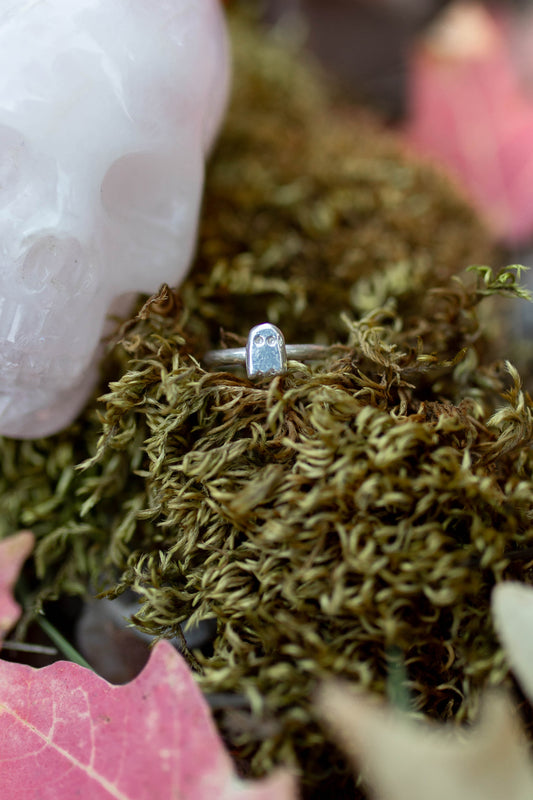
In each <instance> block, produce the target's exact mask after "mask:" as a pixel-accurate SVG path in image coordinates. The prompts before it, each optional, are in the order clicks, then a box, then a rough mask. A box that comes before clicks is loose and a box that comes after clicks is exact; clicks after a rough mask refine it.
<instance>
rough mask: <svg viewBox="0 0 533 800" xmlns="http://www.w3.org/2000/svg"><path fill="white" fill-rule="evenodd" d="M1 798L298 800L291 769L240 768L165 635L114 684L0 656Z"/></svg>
mask: <svg viewBox="0 0 533 800" xmlns="http://www.w3.org/2000/svg"><path fill="white" fill-rule="evenodd" d="M0 718H1V719H2V724H1V725H0V763H1V764H2V766H1V769H0V797H2V798H4V797H5V798H17V800H72V798H74V797H83V798H90V800H111V798H113V799H114V800H274V798H275V800H294V799H295V798H296V789H295V785H294V781H293V779H292V777H291V776H290V775H288V774H287V773H278V774H275V775H273V776H272V777H270V778H268V779H265V780H261V781H255V782H244V781H242V780H240V779H239V778H238V777H237V775H236V774H235V771H234V768H233V765H232V762H231V759H230V757H229V755H228V754H227V752H226V751H225V749H224V746H223V744H222V742H221V740H220V737H219V735H218V733H217V731H216V729H215V726H214V724H213V721H212V719H211V716H210V713H209V709H208V707H207V704H206V703H205V701H204V699H203V698H202V695H201V693H200V691H199V689H198V688H197V687H196V685H195V683H194V679H193V677H192V674H191V673H190V671H189V669H188V667H187V665H186V664H185V661H184V660H183V659H182V657H181V656H180V655H178V653H177V652H176V651H175V650H174V648H173V647H172V646H171V645H170V644H168V643H167V642H160V643H159V644H157V645H156V647H155V648H154V650H153V651H152V655H151V657H150V661H149V662H148V665H147V667H146V668H145V669H144V670H143V672H141V674H140V675H139V676H138V677H137V678H136V679H135V680H134V681H132V682H131V683H129V684H127V685H125V686H111V685H110V684H109V683H107V682H106V681H104V680H103V679H102V678H99V677H98V676H97V675H96V674H94V673H93V672H91V671H90V670H87V669H84V668H83V667H79V666H77V665H76V664H70V663H66V662H61V661H59V662H56V663H55V664H52V666H49V667H44V668H43V669H40V670H35V669H32V668H30V667H27V666H24V665H20V664H11V663H8V662H3V661H0Z"/></svg>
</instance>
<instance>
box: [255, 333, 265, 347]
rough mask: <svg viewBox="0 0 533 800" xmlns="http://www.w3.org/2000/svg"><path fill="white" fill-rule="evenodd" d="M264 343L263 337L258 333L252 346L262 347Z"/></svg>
mask: <svg viewBox="0 0 533 800" xmlns="http://www.w3.org/2000/svg"><path fill="white" fill-rule="evenodd" d="M264 343H265V337H264V336H261V334H260V333H258V334H257V336H254V344H255V345H256V346H257V347H263V345H264Z"/></svg>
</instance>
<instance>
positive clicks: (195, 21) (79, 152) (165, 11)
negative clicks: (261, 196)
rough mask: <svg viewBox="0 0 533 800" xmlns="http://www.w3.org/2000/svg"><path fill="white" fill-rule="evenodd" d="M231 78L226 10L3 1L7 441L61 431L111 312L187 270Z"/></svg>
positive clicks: (112, 1)
mask: <svg viewBox="0 0 533 800" xmlns="http://www.w3.org/2000/svg"><path fill="white" fill-rule="evenodd" d="M228 83H229V57H228V47H227V39H226V33H225V27H224V20H223V14H222V11H221V3H220V0H150V1H149V2H148V0H39V2H26V1H25V0H23V1H22V2H21V0H3V2H2V4H1V7H0V433H1V434H4V435H8V436H20V437H34V436H41V435H47V434H50V433H53V432H54V431H56V430H58V429H60V428H62V427H64V426H65V425H66V424H67V423H68V422H70V421H71V420H72V419H73V418H74V417H75V416H76V414H77V413H78V412H79V410H80V408H81V406H82V405H83V404H84V402H85V401H86V398H87V395H88V393H89V392H90V391H91V388H92V386H93V385H94V381H95V378H96V362H97V351H98V343H99V340H100V337H101V335H102V330H103V327H104V323H105V318H106V315H107V314H108V313H109V310H110V308H116V307H117V304H118V305H120V304H121V303H122V304H123V301H124V299H125V297H127V296H128V295H129V294H130V293H132V292H139V291H142V292H149V293H150V292H153V291H156V290H157V288H158V287H159V285H160V284H161V283H162V282H164V281H165V282H168V283H171V284H176V283H178V282H179V281H180V280H181V278H182V277H183V276H184V274H185V272H186V271H187V269H188V267H189V264H190V261H191V256H192V254H193V250H194V245H195V238H196V230H197V222H198V214H199V207H200V202H201V194H202V187H203V178H204V165H205V159H206V156H207V154H208V151H209V149H210V147H211V145H212V143H213V140H214V138H215V135H216V132H217V129H218V127H219V124H220V121H221V118H222V115H223V111H224V107H225V103H226V98H227V91H228Z"/></svg>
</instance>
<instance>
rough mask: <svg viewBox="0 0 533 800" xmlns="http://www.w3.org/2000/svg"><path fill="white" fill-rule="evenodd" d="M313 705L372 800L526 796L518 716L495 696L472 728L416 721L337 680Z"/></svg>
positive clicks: (531, 773)
mask: <svg viewBox="0 0 533 800" xmlns="http://www.w3.org/2000/svg"><path fill="white" fill-rule="evenodd" d="M317 703H318V709H319V712H320V713H321V715H322V716H323V718H324V719H325V720H326V722H327V723H328V724H329V726H330V728H331V731H332V733H333V735H334V737H335V738H336V739H337V741H338V742H339V743H340V744H341V746H342V747H343V749H344V750H345V751H346V753H347V754H348V755H349V756H350V758H351V760H352V761H353V762H354V765H357V766H358V767H360V768H361V770H362V774H363V776H364V778H365V780H367V781H368V784H369V785H370V786H371V787H372V788H373V789H374V790H375V793H376V794H375V796H376V798H379V800H450V798H453V800H501V799H502V798H503V797H505V798H507V800H530V798H531V797H533V765H532V764H531V762H530V760H529V756H528V748H527V744H526V741H525V738H524V736H523V735H522V732H521V729H520V726H519V723H518V721H517V718H516V716H515V714H514V712H513V710H512V708H511V706H510V704H509V702H508V700H507V699H506V698H505V697H504V696H503V695H500V694H496V693H495V694H493V695H489V696H488V697H487V698H486V699H485V703H484V708H483V713H482V717H481V720H480V722H479V724H478V725H477V726H476V728H474V729H473V730H471V731H468V732H465V731H464V730H462V729H461V730H460V731H459V730H458V729H457V728H456V727H453V726H451V725H446V726H443V725H437V724H433V723H429V722H415V721H413V720H412V719H409V718H408V716H407V715H405V714H400V713H399V712H397V711H391V710H389V709H386V708H384V707H383V706H381V705H378V704H376V703H375V702H373V701H372V700H369V698H368V697H367V696H365V695H353V694H351V693H350V691H349V690H348V689H347V688H346V687H345V686H344V685H343V684H339V683H335V682H332V683H329V684H327V685H325V686H324V688H323V689H322V691H321V693H320V694H319V697H318V700H317Z"/></svg>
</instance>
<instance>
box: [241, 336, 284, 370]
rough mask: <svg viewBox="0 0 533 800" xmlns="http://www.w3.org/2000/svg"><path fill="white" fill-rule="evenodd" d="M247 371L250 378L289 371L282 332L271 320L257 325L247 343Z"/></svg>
mask: <svg viewBox="0 0 533 800" xmlns="http://www.w3.org/2000/svg"><path fill="white" fill-rule="evenodd" d="M246 372H247V373H248V377H249V378H259V377H261V376H262V375H283V374H284V373H285V372H287V351H286V348H285V339H284V337H283V334H282V332H281V331H280V329H279V328H277V327H276V326H275V325H272V324H271V323H270V322H263V323H262V324H261V325H256V326H255V327H254V328H252V330H251V331H250V334H249V336H248V341H247V343H246Z"/></svg>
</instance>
